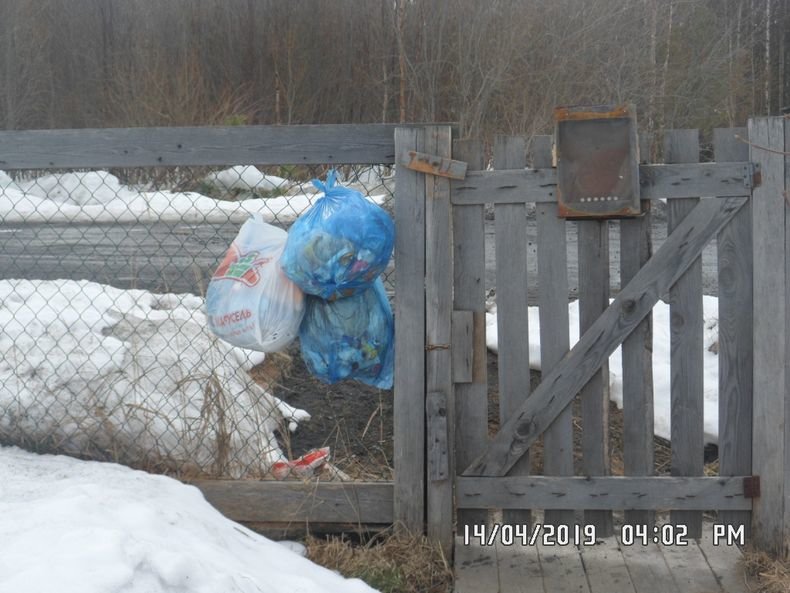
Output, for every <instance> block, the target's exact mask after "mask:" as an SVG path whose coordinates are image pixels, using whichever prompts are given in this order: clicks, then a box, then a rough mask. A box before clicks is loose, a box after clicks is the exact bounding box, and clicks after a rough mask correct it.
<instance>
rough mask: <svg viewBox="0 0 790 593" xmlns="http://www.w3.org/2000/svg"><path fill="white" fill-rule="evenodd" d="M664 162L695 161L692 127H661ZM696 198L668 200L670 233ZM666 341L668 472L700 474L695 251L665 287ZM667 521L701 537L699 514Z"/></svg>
mask: <svg viewBox="0 0 790 593" xmlns="http://www.w3.org/2000/svg"><path fill="white" fill-rule="evenodd" d="M664 161H665V162H667V163H696V162H699V132H698V131H697V130H666V131H665V132H664ZM698 203H699V198H682V199H679V200H672V201H671V202H670V203H669V221H668V226H667V232H668V233H671V232H672V231H674V230H675V228H677V226H678V225H679V224H680V222H681V221H682V220H683V219H684V218H685V217H686V216H687V215H688V213H689V212H691V211H692V210H694V208H695V207H696V205H697V204H698ZM669 315H670V319H671V320H672V321H671V324H670V340H671V353H672V354H671V360H670V367H671V372H672V378H671V387H670V390H671V417H672V420H671V441H672V475H673V476H701V475H702V471H703V466H704V457H703V450H704V446H705V443H704V442H703V433H704V423H703V416H702V414H703V407H704V390H703V385H702V381H703V369H704V363H703V342H702V330H703V327H702V255H701V254H700V256H699V257H697V258H696V259H695V260H694V262H693V263H692V264H691V265H690V266H689V268H688V270H686V271H685V272H684V273H683V275H682V276H681V277H680V278H679V279H678V281H677V282H675V284H674V286H672V288H671V289H670V292H669ZM671 521H672V522H673V523H675V524H676V525H686V526H687V527H688V530H689V535H690V536H692V537H701V535H702V513H694V512H691V513H690V512H688V511H673V512H672V515H671Z"/></svg>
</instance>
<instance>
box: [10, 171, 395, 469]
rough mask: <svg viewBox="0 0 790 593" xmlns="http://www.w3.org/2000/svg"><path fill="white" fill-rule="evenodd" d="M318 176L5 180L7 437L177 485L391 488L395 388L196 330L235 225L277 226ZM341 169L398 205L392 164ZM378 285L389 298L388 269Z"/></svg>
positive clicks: (119, 174)
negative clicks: (332, 379) (316, 373)
mask: <svg viewBox="0 0 790 593" xmlns="http://www.w3.org/2000/svg"><path fill="white" fill-rule="evenodd" d="M328 169H329V167H305V166H283V167H261V168H257V167H247V166H237V167H231V168H206V167H200V168H198V167H178V168H156V169H151V168H147V169H123V170H111V171H57V172H53V171H13V172H12V171H7V172H0V223H1V224H0V444H3V445H17V446H20V447H24V448H27V449H31V450H34V451H38V452H53V453H66V454H70V455H75V456H78V457H82V458H88V459H98V460H111V461H117V462H120V463H124V464H127V465H130V466H133V467H138V468H143V469H147V470H151V471H161V472H166V473H171V474H174V475H177V476H181V477H193V476H211V477H220V476H223V477H234V478H241V477H251V478H252V477H255V478H260V477H272V476H273V477H276V478H283V477H288V476H290V477H294V476H296V477H299V478H304V477H308V476H310V475H313V474H315V473H320V474H321V475H323V476H326V475H327V474H329V475H330V476H332V477H334V478H350V479H354V478H366V479H376V478H379V479H388V478H390V477H391V469H390V468H391V464H390V459H391V454H392V405H391V394H390V393H389V392H383V391H380V390H377V389H372V388H368V387H367V386H365V385H362V384H359V383H356V382H352V381H346V382H342V383H339V384H336V385H332V386H329V385H325V384H323V383H321V382H320V381H317V380H315V379H314V378H313V377H311V376H310V374H309V373H308V371H307V370H306V368H305V366H304V364H303V363H302V361H301V359H300V354H299V347H298V343H295V344H291V346H289V347H288V348H287V350H286V351H284V352H280V353H276V354H270V355H266V357H265V358H264V356H263V355H262V354H261V353H256V352H250V351H244V350H241V349H238V348H234V347H232V346H230V345H228V344H226V343H225V342H222V341H220V340H218V339H217V338H216V337H214V336H213V335H212V334H211V332H210V331H209V330H208V328H207V325H206V314H205V309H204V302H203V296H204V294H205V290H206V287H207V285H208V281H209V279H210V277H211V275H212V273H213V272H214V270H215V269H216V267H217V265H218V264H219V262H220V261H221V259H222V257H223V255H224V254H225V251H226V250H227V249H228V247H229V246H230V243H231V242H232V241H233V239H234V238H235V236H236V234H237V232H238V230H239V228H240V226H241V224H242V223H243V222H244V221H245V220H247V218H249V215H250V214H251V213H254V212H260V213H262V214H263V217H264V219H265V220H266V221H267V222H270V223H272V224H274V225H276V226H279V227H281V228H284V229H288V227H289V226H290V224H291V223H292V222H293V221H294V220H295V219H296V218H297V217H298V216H299V215H300V214H301V213H302V212H304V211H305V210H306V209H307V208H309V207H310V205H311V204H312V203H313V202H314V201H315V200H316V199H317V198H318V197H319V195H320V194H318V192H317V190H315V189H314V188H313V186H312V185H311V184H310V180H311V179H312V178H315V177H320V178H324V176H325V173H326V171H327V170H328ZM339 170H340V176H339V177H340V181H341V183H343V184H345V185H349V186H351V187H353V188H355V189H358V190H359V191H361V192H362V193H363V194H364V195H366V196H367V197H368V198H369V199H371V200H372V201H374V202H376V203H378V204H380V205H382V206H383V207H384V208H385V209H387V210H388V211H390V212H391V207H392V192H393V187H394V177H393V175H392V171H391V169H390V168H388V167H385V166H344V167H339ZM384 279H385V285H386V287H387V291H388V294H389V295H390V296H392V294H393V292H394V266H393V265H392V263H391V264H390V266H389V267H388V269H387V271H386V273H385V274H384ZM308 415H310V416H312V418H310V419H309V420H308ZM321 447H329V451H330V457H329V459H330V462H329V463H323V460H324V458H323V455H324V451H321V450H320V448H321ZM314 450H318V453H314V454H313V455H308V456H306V457H303V456H304V454H305V453H309V452H311V451H314Z"/></svg>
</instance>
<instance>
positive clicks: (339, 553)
mask: <svg viewBox="0 0 790 593" xmlns="http://www.w3.org/2000/svg"><path fill="white" fill-rule="evenodd" d="M305 544H306V546H307V556H308V558H310V560H312V561H313V562H315V563H317V564H320V565H321V566H325V567H327V568H329V569H332V570H337V571H338V572H340V573H341V574H342V575H343V576H345V577H356V578H360V579H362V580H363V581H365V582H366V583H368V584H369V585H370V586H371V587H374V588H376V589H379V590H380V591H381V592H382V593H449V592H450V591H451V590H452V583H453V571H452V568H451V567H450V565H449V564H448V562H447V559H446V558H445V557H444V555H443V554H442V551H441V548H439V547H438V546H436V545H434V544H431V543H430V542H429V541H428V539H427V538H426V537H425V536H422V535H412V534H409V533H406V532H405V531H404V530H400V529H389V530H386V531H384V532H381V533H379V534H377V535H376V536H374V537H373V538H372V539H370V540H369V541H368V542H366V543H364V544H357V545H355V544H354V543H352V542H351V541H350V540H349V539H348V538H346V537H342V536H341V537H338V536H333V537H327V538H326V539H318V538H315V537H312V536H311V537H308V539H307V541H306V542H305Z"/></svg>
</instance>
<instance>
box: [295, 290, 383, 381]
mask: <svg viewBox="0 0 790 593" xmlns="http://www.w3.org/2000/svg"><path fill="white" fill-rule="evenodd" d="M299 341H300V342H301V348H302V358H303V359H304V361H305V364H306V365H307V368H308V370H309V371H310V372H311V373H312V374H313V375H315V376H316V377H318V378H319V379H321V380H322V381H324V382H325V383H336V382H337V381H341V380H343V379H356V380H358V381H362V382H363V383H367V384H368V385H372V386H373V387H378V388H380V389H390V388H391V387H392V377H393V366H394V358H395V348H394V341H395V335H394V324H393V320H392V310H391V309H390V304H389V301H388V300H387V295H386V293H385V292H384V284H383V283H382V281H381V280H380V279H379V280H376V282H375V283H374V285H373V287H372V288H369V289H367V290H366V291H364V292H361V293H359V294H356V295H354V296H351V297H346V298H342V299H337V300H335V301H325V300H323V299H320V298H318V297H313V296H309V295H308V296H307V298H306V305H305V315H304V319H303V320H302V325H301V327H300V328H299Z"/></svg>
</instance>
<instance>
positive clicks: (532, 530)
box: [464, 523, 745, 546]
mask: <svg viewBox="0 0 790 593" xmlns="http://www.w3.org/2000/svg"><path fill="white" fill-rule="evenodd" d="M712 530H713V531H712V535H713V545H716V546H717V545H728V546H731V545H735V544H738V545H743V544H744V543H745V541H744V540H745V530H744V528H743V526H739V527H733V526H731V525H720V524H717V523H714V524H713V525H712ZM617 537H618V539H619V540H620V544H621V545H624V546H632V545H643V546H646V545H648V544H659V545H663V546H687V545H688V543H689V537H688V527H687V526H685V525H683V524H677V525H673V524H669V523H667V524H664V525H652V526H650V525H642V524H625V525H623V526H622V528H621V529H620V531H619V533H618V534H617ZM596 541H597V534H596V530H595V525H576V524H574V525H546V524H543V523H535V524H534V525H527V524H515V525H511V524H506V525H502V524H499V523H494V524H492V525H483V524H475V525H465V526H464V545H470V544H472V543H478V544H479V545H481V546H493V545H495V544H496V543H501V544H502V545H505V546H513V545H521V546H535V545H543V546H592V545H595V543H596Z"/></svg>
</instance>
